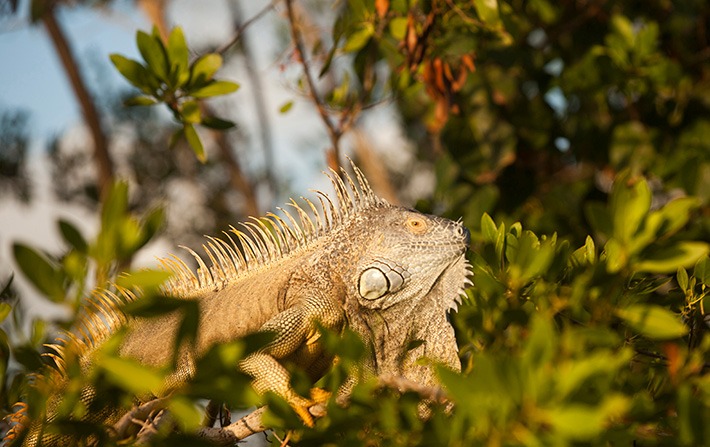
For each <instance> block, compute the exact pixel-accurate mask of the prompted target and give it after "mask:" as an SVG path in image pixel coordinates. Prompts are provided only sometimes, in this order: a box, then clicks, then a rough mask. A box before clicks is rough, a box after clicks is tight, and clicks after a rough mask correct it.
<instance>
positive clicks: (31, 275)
mask: <svg viewBox="0 0 710 447" xmlns="http://www.w3.org/2000/svg"><path fill="white" fill-rule="evenodd" d="M12 251H13V254H14V256H15V262H16V263H17V265H18V266H19V267H20V270H22V273H23V274H24V275H25V277H26V278H27V279H28V280H29V281H30V282H31V283H32V285H34V286H35V287H36V288H37V289H38V290H39V291H40V292H42V294H44V295H45V296H47V297H48V298H49V299H51V300H52V301H55V302H61V301H63V300H64V280H65V278H64V274H63V273H62V271H61V270H60V269H59V267H58V266H56V265H55V264H54V263H53V262H51V261H49V260H48V259H47V258H46V257H45V256H44V255H41V254H40V253H38V252H37V251H35V250H34V249H32V248H30V247H28V246H26V245H23V244H19V243H15V244H13V246H12Z"/></svg>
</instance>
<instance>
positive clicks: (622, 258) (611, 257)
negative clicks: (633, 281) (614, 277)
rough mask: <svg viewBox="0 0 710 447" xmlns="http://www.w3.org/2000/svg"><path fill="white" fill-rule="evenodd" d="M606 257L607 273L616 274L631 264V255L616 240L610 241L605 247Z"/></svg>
mask: <svg viewBox="0 0 710 447" xmlns="http://www.w3.org/2000/svg"><path fill="white" fill-rule="evenodd" d="M604 254H605V255H606V271H607V272H609V273H616V272H618V271H619V270H621V269H623V268H624V267H626V265H627V264H628V262H629V255H628V253H627V252H626V250H625V249H624V247H623V246H622V245H621V244H620V243H619V241H617V240H616V239H609V241H608V242H607V243H606V245H604Z"/></svg>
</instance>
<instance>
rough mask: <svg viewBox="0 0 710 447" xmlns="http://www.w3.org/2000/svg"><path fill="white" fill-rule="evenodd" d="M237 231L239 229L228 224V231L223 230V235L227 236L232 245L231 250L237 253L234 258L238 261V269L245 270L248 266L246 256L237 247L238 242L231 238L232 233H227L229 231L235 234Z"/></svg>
mask: <svg viewBox="0 0 710 447" xmlns="http://www.w3.org/2000/svg"><path fill="white" fill-rule="evenodd" d="M238 231H239V230H237V229H236V228H234V226H233V225H230V226H229V232H226V231H225V232H224V234H225V236H227V239H229V243H230V244H231V245H232V248H233V250H232V251H233V252H234V254H235V255H237V258H236V259H237V262H238V264H237V265H238V267H239V269H240V270H246V268H247V267H248V264H247V259H246V257H245V254H244V252H243V251H242V250H241V249H240V248H239V244H237V242H236V241H235V240H234V239H232V235H230V234H229V233H232V234H237V232H238Z"/></svg>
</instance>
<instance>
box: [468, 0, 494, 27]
mask: <svg viewBox="0 0 710 447" xmlns="http://www.w3.org/2000/svg"><path fill="white" fill-rule="evenodd" d="M473 4H474V5H476V12H478V17H480V18H481V21H483V22H484V23H486V24H487V25H490V26H494V27H495V26H498V25H499V24H500V15H499V13H498V0H474V1H473Z"/></svg>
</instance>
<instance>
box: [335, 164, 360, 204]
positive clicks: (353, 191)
mask: <svg viewBox="0 0 710 447" xmlns="http://www.w3.org/2000/svg"><path fill="white" fill-rule="evenodd" d="M340 170H341V172H342V173H343V175H342V176H343V177H345V180H346V181H347V182H348V186H349V187H350V197H351V199H352V204H353V207H354V208H355V209H356V210H359V209H361V208H363V206H364V205H365V203H364V199H363V196H361V195H360V189H358V187H357V186H355V182H354V181H353V178H352V177H351V176H350V174H348V173H347V172H345V168H340Z"/></svg>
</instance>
